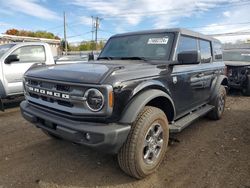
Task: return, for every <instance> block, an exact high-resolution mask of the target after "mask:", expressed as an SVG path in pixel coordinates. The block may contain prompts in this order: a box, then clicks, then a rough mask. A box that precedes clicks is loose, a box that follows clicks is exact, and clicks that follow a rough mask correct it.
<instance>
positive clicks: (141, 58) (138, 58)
mask: <svg viewBox="0 0 250 188" xmlns="http://www.w3.org/2000/svg"><path fill="white" fill-rule="evenodd" d="M120 59H124V60H126V59H131V60H143V61H148V59H147V58H145V57H138V56H132V57H120Z"/></svg>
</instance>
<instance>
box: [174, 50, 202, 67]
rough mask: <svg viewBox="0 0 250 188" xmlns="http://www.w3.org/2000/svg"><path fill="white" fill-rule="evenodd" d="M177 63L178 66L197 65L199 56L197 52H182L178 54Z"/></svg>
mask: <svg viewBox="0 0 250 188" xmlns="http://www.w3.org/2000/svg"><path fill="white" fill-rule="evenodd" d="M177 59H178V62H179V63H180V64H184V65H186V64H199V63H200V61H201V55H200V52H198V51H183V52H180V53H179V54H178V57H177Z"/></svg>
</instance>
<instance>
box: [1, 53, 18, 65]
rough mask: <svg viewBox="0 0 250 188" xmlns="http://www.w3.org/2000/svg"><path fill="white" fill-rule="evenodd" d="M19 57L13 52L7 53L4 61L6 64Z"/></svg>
mask: <svg viewBox="0 0 250 188" xmlns="http://www.w3.org/2000/svg"><path fill="white" fill-rule="evenodd" d="M19 60H20V59H19V57H18V55H14V54H12V55H9V56H8V57H7V58H6V59H5V61H4V62H5V63H6V64H10V63H12V62H14V61H19Z"/></svg>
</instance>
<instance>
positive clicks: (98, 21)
mask: <svg viewBox="0 0 250 188" xmlns="http://www.w3.org/2000/svg"><path fill="white" fill-rule="evenodd" d="M100 21H101V18H99V17H98V16H97V17H96V18H95V50H97V40H98V39H97V36H98V34H97V32H98V29H99V26H100Z"/></svg>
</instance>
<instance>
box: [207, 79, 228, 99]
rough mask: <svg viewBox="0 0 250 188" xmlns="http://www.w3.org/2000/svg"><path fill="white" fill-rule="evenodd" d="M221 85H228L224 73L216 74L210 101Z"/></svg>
mask: <svg viewBox="0 0 250 188" xmlns="http://www.w3.org/2000/svg"><path fill="white" fill-rule="evenodd" d="M221 85H224V86H226V87H227V86H228V79H227V77H226V76H225V75H220V76H218V78H217V79H216V80H215V82H214V83H213V86H212V93H211V95H210V101H212V100H213V99H214V98H215V97H216V95H217V93H218V91H219V89H220V86H221Z"/></svg>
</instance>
